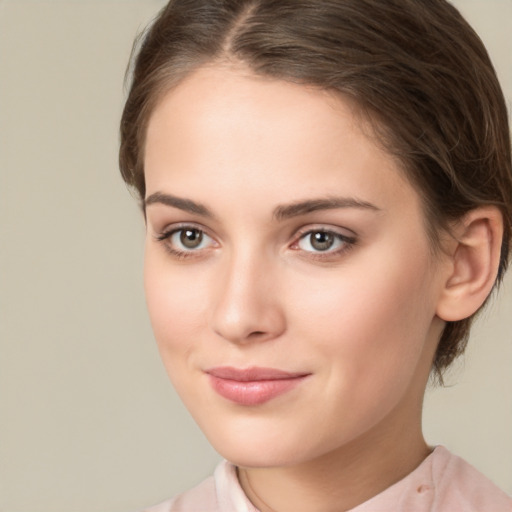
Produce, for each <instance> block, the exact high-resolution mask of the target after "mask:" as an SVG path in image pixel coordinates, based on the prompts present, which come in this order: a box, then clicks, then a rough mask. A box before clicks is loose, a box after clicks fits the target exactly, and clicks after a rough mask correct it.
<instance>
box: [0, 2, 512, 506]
mask: <svg viewBox="0 0 512 512" xmlns="http://www.w3.org/2000/svg"><path fill="white" fill-rule="evenodd" d="M456 3H457V5H458V6H459V7H460V8H461V9H462V11H463V12H464V13H465V14H466V15H467V17H468V18H469V20H470V21H471V22H472V23H473V25H474V26H475V27H476V29H477V31H478V32H479V33H480V34H481V36H482V38H483V39H484V41H485V42H486V44H487V46H488V48H489V51H490V53H491V56H492V57H493V60H494V62H495V64H496V66H497V68H498V72H499V74H500V76H501V80H502V83H503V86H504V88H505V91H506V94H507V98H508V102H509V105H510V104H511V101H512V58H511V55H512V34H511V23H512V1H511V0H494V1H489V0H485V1H484V0H478V1H477V0H469V1H468V0H459V1H458V2H456ZM161 5H162V1H160V0H125V1H121V0H119V1H115V0H97V1H93V0H68V1H59V0H52V1H50V0H48V1H44V0H40V1H27V0H10V1H9V0H3V1H2V0H0V315H1V318H0V339H1V347H0V350H1V353H0V511H1V512H103V511H105V512H106V511H110V512H121V511H123V512H130V511H136V510H138V509H140V508H141V507H143V506H144V505H148V504H150V503H154V502H156V501H159V500H162V499H164V498H166V497H168V496H170V495H172V494H174V493H176V492H178V491H179V490H182V489H184V488H186V487H188V486H190V485H192V484H193V483H194V482H196V481H198V480H199V479H201V478H202V477H203V476H205V475H206V474H208V473H209V472H210V471H211V469H212V468H213V466H214V465H215V463H216V461H217V460H218V456H217V455H216V454H215V453H214V452H213V450H212V449H211V448H209V446H208V444H207V443H206V441H205V440H204V438H203V437H202V435H201V433H200V432H199V431H198V429H197V428H196V427H195V425H194V424H193V422H192V420H191V419H190V418H189V417H188V415H187V413H186V412H185V411H184V409H183V407H182V406H181V404H180V403H179V401H178V399H177V398H176V396H175V394H174V392H173V391H172V390H171V387H170V385H169V384H168V383H167V378H166V376H165V374H164V371H163V368H162V366H161V364H160V362H159V359H158V355H157V352H156V348H155V346H154V343H153V340H152V335H151V331H150V327H149V325H148V320H147V317H146V312H145V307H144V299H143V294H142V280H141V263H142V237H143V224H142V221H141V218H140V216H139V213H138V211H137V208H136V205H135V202H134V201H133V200H132V199H131V197H130V196H129V194H128V192H127V191H126V189H125V187H124V185H123V184H122V182H121V179H120V177H119V176H118V171H117V162H116V159H117V140H118V139H117V130H118V120H119V115H120V110H121V107H122V102H123V85H122V80H123V73H124V68H125V64H126V62H127V58H128V55H129V51H130V46H131V41H132V40H133V37H134V36H135V34H136V33H137V31H138V30H139V29H140V28H141V27H142V26H143V25H144V23H145V22H146V21H147V20H148V19H150V17H151V16H152V15H153V14H154V13H155V12H156V11H157V10H158V8H159V7H160V6H161ZM502 292H503V293H502V294H501V297H500V300H499V301H498V302H497V303H495V304H494V306H493V307H492V308H490V309H489V310H488V312H487V313H486V315H485V316H484V322H480V323H479V325H478V327H477V329H476V330H475V332H474V336H473V339H472V341H471V346H470V347H471V348H470V350H469V352H468V355H467V357H466V358H465V361H464V362H463V363H461V364H460V365H459V367H458V368H457V369H456V370H455V371H454V372H453V373H452V374H451V376H450V377H449V379H448V380H449V384H453V386H451V387H448V388H447V389H441V390H435V391H433V392H429V393H428V397H427V403H426V413H425V430H426V434H427V438H428V440H429V441H430V442H431V443H432V444H435V443H443V444H445V445H447V446H448V447H449V448H451V449H452V450H454V451H455V452H457V453H459V454H461V455H462V456H464V457H465V458H467V459H468V460H469V461H471V462H472V463H473V464H474V465H476V466H477V467H478V468H479V469H480V470H482V471H483V472H485V473H486V474H487V475H488V476H489V477H491V478H492V479H493V480H494V481H495V482H496V483H498V484H499V485H500V486H501V487H503V488H504V489H506V490H507V491H508V492H509V493H512V372H511V371H510V368H511V367H512V321H511V313H512V278H511V276H510V275H509V276H508V280H507V283H506V286H505V289H504V290H502Z"/></svg>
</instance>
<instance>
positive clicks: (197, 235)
mask: <svg viewBox="0 0 512 512" xmlns="http://www.w3.org/2000/svg"><path fill="white" fill-rule="evenodd" d="M207 238H209V237H208V236H207V235H205V234H204V233H203V232H202V231H201V230H200V229H196V228H185V229H179V230H178V231H175V232H174V233H173V234H172V235H171V237H170V241H171V242H172V243H173V244H175V245H176V246H181V248H184V249H187V250H193V249H200V248H201V245H202V244H203V242H204V241H206V239H207Z"/></svg>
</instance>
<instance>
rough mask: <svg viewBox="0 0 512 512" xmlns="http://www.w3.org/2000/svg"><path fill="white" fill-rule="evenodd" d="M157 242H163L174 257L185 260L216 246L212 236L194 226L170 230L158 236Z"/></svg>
mask: <svg viewBox="0 0 512 512" xmlns="http://www.w3.org/2000/svg"><path fill="white" fill-rule="evenodd" d="M157 240H158V241H159V242H162V243H163V244H164V245H165V248H166V249H167V250H168V251H169V252H170V253H171V254H172V255H174V256H177V257H183V258H184V257H187V256H191V255H192V254H193V253H196V252H201V251H202V250H204V249H208V248H209V247H212V246H213V245H214V244H215V241H214V240H213V238H212V237H211V236H208V235H207V234H206V233H205V232H204V231H203V230H202V229H199V228H197V227H194V226H183V227H179V228H175V229H170V230H168V231H167V232H165V233H162V234H161V235H159V236H157Z"/></svg>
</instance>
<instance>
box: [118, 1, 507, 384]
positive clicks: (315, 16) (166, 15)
mask: <svg viewBox="0 0 512 512" xmlns="http://www.w3.org/2000/svg"><path fill="white" fill-rule="evenodd" d="M215 63H239V64H242V65H243V66H245V67H246V68H249V69H250V70H251V71H252V72H253V73H254V74H256V75H259V76H264V77H268V78H271V79H276V80H287V81H292V82H295V83H299V84H305V85H311V86H316V87H319V88H322V89H325V90H329V91H333V92H335V93H339V94H340V95H343V96H344V97H347V96H348V97H350V98H352V99H353V100H355V103H356V104H357V105H358V107H359V109H360V111H361V112H362V113H365V114H366V115H367V116H368V118H369V119H371V120H372V121H373V125H374V126H375V127H376V128H375V130H374V131H375V135H376V137H377V138H378V140H379V141H380V142H381V143H382V144H384V146H385V148H386V150H387V151H388V152H389V153H390V154H392V155H394V156H396V157H397V158H398V160H399V161H400V163H401V164H402V167H403V169H404V172H405V175H406V176H407V177H408V179H409V180H410V182H411V183H412V185H413V186H414V188H415V189H416V190H417V191H418V192H419V194H420V196H421V198H422V201H423V207H424V210H425V218H426V224H427V232H428V234H429V236H430V238H431V240H432V242H433V243H432V245H433V246H434V247H435V246H436V245H437V242H439V239H440V238H439V236H440V233H441V232H442V231H443V230H449V226H450V225H452V223H453V222H456V221H457V220H458V219H461V218H462V217H463V216H464V215H465V214H466V213H468V212H469V211H470V210H472V209H475V208H477V207H479V206H482V205H495V206H496V207H498V208H499V209H500V210H501V213H502V215H503V219H504V235H503V242H502V248H501V255H500V263H499V271H498V276H497V280H496V282H497V283H499V282H500V281H501V279H502V277H503V274H504V272H505V270H506V267H507V264H508V260H509V257H510V251H511V234H512V163H511V147H510V132H509V125H508V116H507V108H506V104H505V100H504V97H503V93H502V91H501V88H500V85H499V83H498V80H497V77H496V73H495V71H494V68H493V66H492V63H491V61H490V59H489V56H488V54H487V51H486V50H485V47H484V45H483V43H482V41H481V40H480V38H479V37H478V35H477V34H476V33H475V32H474V30H473V29H472V28H471V27H470V26H469V25H468V23H467V22H466V21H465V20H464V18H463V17H462V16H461V15H460V13H459V12H458V11H457V9H455V8H454V7H453V6H452V5H451V4H449V3H448V2H447V1H445V0H386V1H383V0H171V1H170V2H169V3H168V4H167V5H166V7H164V8H163V9H162V11H161V12H160V13H159V15H158V16H157V17H156V19H155V20H154V22H153V23H152V25H151V26H150V27H149V28H148V30H147V31H146V32H145V33H144V34H143V35H142V36H141V38H140V40H138V41H136V44H135V45H134V51H133V52H132V59H131V66H130V67H129V72H130V71H131V86H130V89H129V94H128V98H127V101H126V105H125V108H124V111H123V115H122V120H121V146H120V156H119V161H120V169H121V173H122V176H123V178H124V180H125V182H126V183H127V184H128V185H129V186H130V187H131V188H133V189H134V190H135V191H136V193H137V194H138V196H139V198H140V199H141V202H142V204H144V195H145V181H144V146H145V137H146V131H147V126H148V122H149V119H150V116H151V114H152V112H153V111H154V109H155V107H156V106H157V105H158V103H159V101H160V100H161V99H162V97H163V96H164V95H165V94H166V93H167V92H168V91H169V90H171V89H172V88H173V87H175V86H176V85H177V84H178V83H179V82H180V81H182V80H183V79H185V78H186V77H187V76H189V75H190V73H192V72H193V71H194V70H196V69H198V68H200V67H201V66H205V65H210V64H215ZM129 72H128V74H130V73H129ZM472 318H473V317H470V318H467V319H464V320H460V321H457V322H447V324H446V326H445V329H444V331H443V334H442V336H441V339H440V341H439V345H438V348H437V352H436V355H435V359H434V361H433V367H432V369H433V373H434V374H435V376H436V377H437V378H438V380H439V381H440V382H442V375H443V371H444V370H445V369H446V368H447V367H448V366H449V365H450V364H451V362H452V361H453V360H454V359H455V358H456V357H457V356H458V355H460V354H461V353H462V352H463V351H464V349H465V346H466V343H467V339H468V335H469V329H470V325H471V321H472Z"/></svg>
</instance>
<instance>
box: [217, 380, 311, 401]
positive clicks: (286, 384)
mask: <svg viewBox="0 0 512 512" xmlns="http://www.w3.org/2000/svg"><path fill="white" fill-rule="evenodd" d="M209 377H210V383H211V385H212V387H213V389H214V390H215V391H216V392H217V393H218V394H219V395H220V396H222V397H224V398H226V399H227V400H230V401H231V402H235V403H236V404H239V405H260V404H263V403H265V402H268V401H269V400H272V399H273V398H276V397H278V396H280V395H283V394H284V393H287V392H288V391H291V390H292V389H293V388H295V387H296V386H298V385H299V384H300V383H301V382H302V381H303V380H304V379H305V378H306V376H301V377H293V378H289V379H275V380H254V381H248V382H245V381H238V380H229V379H221V378H219V377H215V376H213V375H210V376H209Z"/></svg>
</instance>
